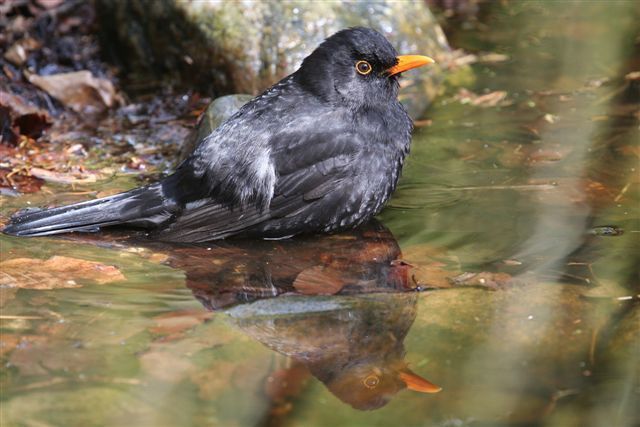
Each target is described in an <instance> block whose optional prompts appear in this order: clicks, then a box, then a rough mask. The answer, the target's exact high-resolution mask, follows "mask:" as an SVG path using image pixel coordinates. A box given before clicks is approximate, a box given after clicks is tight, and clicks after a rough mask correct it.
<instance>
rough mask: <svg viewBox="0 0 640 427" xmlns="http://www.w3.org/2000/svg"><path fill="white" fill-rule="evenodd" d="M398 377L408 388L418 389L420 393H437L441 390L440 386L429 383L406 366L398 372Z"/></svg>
mask: <svg viewBox="0 0 640 427" xmlns="http://www.w3.org/2000/svg"><path fill="white" fill-rule="evenodd" d="M400 379H401V380H402V382H403V383H405V384H406V385H407V388H408V389H409V390H413V391H419V392H420V393H437V392H439V391H440V390H442V387H440V386H437V385H435V384H433V383H430V382H429V381H427V380H425V379H424V378H422V377H421V376H419V375H418V374H415V373H413V372H411V371H410V370H409V369H406V368H405V369H403V370H402V371H401V372H400Z"/></svg>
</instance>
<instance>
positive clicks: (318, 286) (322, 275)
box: [293, 265, 346, 295]
mask: <svg viewBox="0 0 640 427" xmlns="http://www.w3.org/2000/svg"><path fill="white" fill-rule="evenodd" d="M345 284H346V282H345V281H344V279H343V278H342V275H341V274H340V272H339V271H337V270H335V269H332V268H328V267H325V266H323V265H316V266H314V267H310V268H306V269H304V270H302V271H301V272H300V274H298V276H297V277H296V279H295V280H294V281H293V287H294V288H295V289H296V291H298V292H300V293H301V294H303V295H334V294H337V293H338V292H340V291H341V290H342V288H343V287H344V285H345Z"/></svg>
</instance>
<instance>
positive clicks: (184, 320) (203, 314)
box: [150, 310, 213, 335]
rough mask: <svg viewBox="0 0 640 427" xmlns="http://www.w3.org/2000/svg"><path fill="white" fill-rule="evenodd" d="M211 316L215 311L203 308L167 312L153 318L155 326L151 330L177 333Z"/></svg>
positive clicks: (167, 333) (160, 332)
mask: <svg viewBox="0 0 640 427" xmlns="http://www.w3.org/2000/svg"><path fill="white" fill-rule="evenodd" d="M211 317H213V313H210V312H207V311H202V310H183V311H174V312H171V313H165V314H162V315H160V316H158V317H156V318H154V319H153V320H154V322H155V326H153V327H152V328H151V329H150V331H151V332H152V333H154V334H159V335H176V334H180V333H182V332H184V331H187V330H189V329H191V328H193V327H195V326H198V325H200V324H202V323H203V322H205V321H206V320H208V319H211Z"/></svg>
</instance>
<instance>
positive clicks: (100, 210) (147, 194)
mask: <svg viewBox="0 0 640 427" xmlns="http://www.w3.org/2000/svg"><path fill="white" fill-rule="evenodd" d="M165 203H166V202H165V198H164V197H163V194H162V187H161V185H160V184H153V185H150V186H147V187H141V188H136V189H134V190H131V191H128V192H126V193H120V194H116V195H113V196H109V197H105V198H102V199H97V200H90V201H87V202H82V203H76V204H73V205H68V206H61V207H59V208H53V209H43V210H38V211H23V212H18V213H17V214H15V215H14V216H13V217H12V218H11V220H10V222H9V224H8V225H7V226H6V227H5V228H4V230H2V231H3V232H4V233H6V234H10V235H14V236H47V235H51V234H60V233H67V232H70V231H80V232H94V231H98V230H100V228H102V227H105V226H110V225H120V224H123V225H129V226H135V227H143V228H150V227H153V226H157V225H159V224H161V223H162V222H164V221H166V220H167V219H168V218H170V216H171V213H170V211H169V209H168V208H167V206H165Z"/></svg>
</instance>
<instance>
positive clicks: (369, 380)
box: [362, 374, 380, 388]
mask: <svg viewBox="0 0 640 427" xmlns="http://www.w3.org/2000/svg"><path fill="white" fill-rule="evenodd" d="M379 383H380V378H378V376H377V375H374V374H371V375H367V377H366V378H365V379H364V380H362V384H364V386H365V387H366V388H376V387H377V386H378V384H379Z"/></svg>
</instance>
